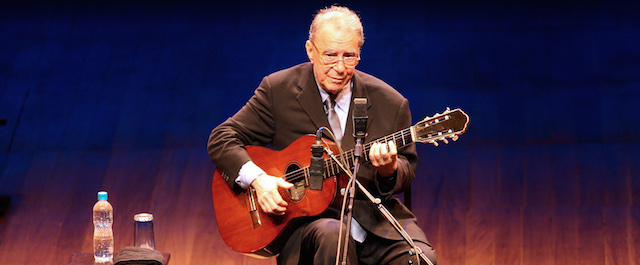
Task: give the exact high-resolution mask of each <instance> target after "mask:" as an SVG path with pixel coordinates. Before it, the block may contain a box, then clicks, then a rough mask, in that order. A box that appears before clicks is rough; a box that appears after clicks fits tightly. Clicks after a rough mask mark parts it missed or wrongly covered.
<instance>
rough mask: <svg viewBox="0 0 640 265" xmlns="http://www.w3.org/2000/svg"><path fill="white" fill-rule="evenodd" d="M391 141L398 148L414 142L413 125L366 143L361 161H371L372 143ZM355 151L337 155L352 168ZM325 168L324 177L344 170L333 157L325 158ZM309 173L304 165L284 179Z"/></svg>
mask: <svg viewBox="0 0 640 265" xmlns="http://www.w3.org/2000/svg"><path fill="white" fill-rule="evenodd" d="M391 141H393V142H394V143H395V144H396V146H397V148H398V149H399V148H401V147H404V146H406V145H409V144H411V143H413V142H414V141H413V137H412V136H411V127H409V128H406V129H404V130H401V131H399V132H396V133H393V134H390V135H387V136H385V137H382V138H379V139H376V140H375V141H372V142H369V143H366V144H364V146H363V151H362V152H363V154H362V157H361V159H362V160H361V161H363V162H366V161H369V150H370V149H371V145H373V143H388V142H391ZM354 152H355V150H353V149H351V150H348V151H345V152H343V153H340V154H337V155H336V157H337V158H338V160H340V161H346V163H347V165H345V167H347V169H350V168H351V167H353V166H354V163H355V154H354ZM324 168H325V170H324V175H323V179H326V178H330V177H332V176H335V175H338V174H340V173H342V171H343V170H342V168H341V167H340V166H339V165H338V163H337V162H336V161H334V160H333V159H331V158H327V159H324ZM309 175H310V170H309V167H308V166H307V167H303V168H300V169H298V170H295V171H292V172H289V173H287V174H286V175H285V176H284V179H285V180H287V181H289V182H292V183H294V182H298V181H301V180H303V179H304V178H308V177H309Z"/></svg>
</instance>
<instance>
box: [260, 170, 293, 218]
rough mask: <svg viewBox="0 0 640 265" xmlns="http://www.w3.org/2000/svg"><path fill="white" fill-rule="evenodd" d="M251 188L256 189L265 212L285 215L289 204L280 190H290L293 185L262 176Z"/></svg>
mask: <svg viewBox="0 0 640 265" xmlns="http://www.w3.org/2000/svg"><path fill="white" fill-rule="evenodd" d="M251 186H252V187H253V188H254V189H256V195H257V196H258V204H259V205H260V208H261V209H262V211H263V212H265V213H268V214H275V215H284V213H285V211H287V206H288V205H289V204H288V203H287V202H286V201H285V200H283V199H282V196H280V193H279V192H278V188H283V189H290V188H292V187H293V184H291V183H289V182H287V181H285V180H284V179H282V178H278V177H274V176H269V175H267V174H262V175H260V176H259V177H258V178H256V179H255V180H254V181H253V182H251Z"/></svg>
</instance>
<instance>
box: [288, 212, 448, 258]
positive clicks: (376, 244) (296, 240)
mask: <svg viewBox="0 0 640 265" xmlns="http://www.w3.org/2000/svg"><path fill="white" fill-rule="evenodd" d="M340 226H342V227H343V229H342V231H343V233H344V232H345V231H346V225H344V224H341V223H340V221H339V220H336V219H332V218H321V219H318V220H315V221H313V222H310V223H308V224H305V225H303V226H302V227H300V228H298V229H297V230H296V231H295V232H294V233H293V234H292V235H291V237H290V238H289V240H288V241H287V243H286V244H285V246H284V247H283V249H282V251H281V252H280V255H278V257H277V261H278V264H279V265H301V264H305V265H308V264H315V265H320V264H326V265H334V264H336V257H337V253H336V252H337V245H338V235H339V233H338V231H339V229H340ZM349 239H350V243H349V249H348V261H347V264H349V265H356V264H393V265H396V264H397V265H406V264H418V263H417V261H416V256H415V255H410V254H409V250H410V249H409V244H407V243H406V242H405V241H395V240H388V239H384V238H380V237H377V236H375V235H373V234H371V233H369V234H368V235H367V238H366V240H365V241H364V242H363V243H362V244H361V243H356V242H355V241H354V240H353V239H351V238H349ZM415 243H416V245H418V247H420V248H421V249H422V251H423V252H424V253H425V254H426V256H427V257H428V258H429V259H430V260H431V262H433V263H434V264H436V255H435V251H434V250H433V248H432V247H431V246H430V245H429V244H427V243H425V242H420V241H415ZM341 247H342V246H341ZM340 255H342V250H341V253H340ZM410 262H412V263H410ZM420 264H427V263H426V262H420Z"/></svg>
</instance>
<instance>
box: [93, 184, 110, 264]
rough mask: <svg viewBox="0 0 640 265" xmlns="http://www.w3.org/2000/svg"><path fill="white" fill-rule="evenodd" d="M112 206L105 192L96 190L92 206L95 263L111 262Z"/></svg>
mask: <svg viewBox="0 0 640 265" xmlns="http://www.w3.org/2000/svg"><path fill="white" fill-rule="evenodd" d="M112 224H113V207H112V206H111V204H110V203H109V202H108V201H107V192H106V191H101V192H98V202H96V204H95V205H94V206H93V257H94V259H95V262H96V263H108V262H113V229H112Z"/></svg>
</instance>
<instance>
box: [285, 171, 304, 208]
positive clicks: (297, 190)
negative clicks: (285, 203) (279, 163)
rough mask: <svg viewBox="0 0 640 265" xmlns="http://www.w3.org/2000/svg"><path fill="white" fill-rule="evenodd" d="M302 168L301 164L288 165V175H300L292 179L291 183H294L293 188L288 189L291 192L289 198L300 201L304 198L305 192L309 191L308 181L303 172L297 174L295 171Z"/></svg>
mask: <svg viewBox="0 0 640 265" xmlns="http://www.w3.org/2000/svg"><path fill="white" fill-rule="evenodd" d="M298 169H300V165H298V164H290V165H289V166H288V167H287V172H286V173H287V175H288V176H298V175H299V177H294V180H292V181H291V183H292V184H293V188H291V189H288V190H287V191H288V193H289V198H290V199H291V200H292V201H294V202H298V201H301V200H302V199H304V196H305V194H306V193H307V190H306V185H305V184H306V183H305V178H304V176H303V174H295V173H293V172H295V171H296V170H298Z"/></svg>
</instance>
